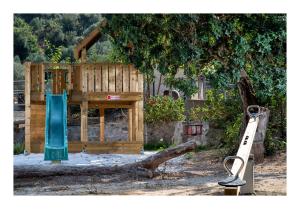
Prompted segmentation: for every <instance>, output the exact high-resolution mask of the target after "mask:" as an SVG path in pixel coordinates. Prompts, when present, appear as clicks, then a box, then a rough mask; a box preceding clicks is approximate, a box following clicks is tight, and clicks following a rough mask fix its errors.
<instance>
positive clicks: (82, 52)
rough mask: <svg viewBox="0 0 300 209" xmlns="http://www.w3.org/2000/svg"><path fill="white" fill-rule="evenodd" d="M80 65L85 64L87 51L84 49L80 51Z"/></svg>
mask: <svg viewBox="0 0 300 209" xmlns="http://www.w3.org/2000/svg"><path fill="white" fill-rule="evenodd" d="M80 59H81V63H86V61H87V51H86V48H83V49H82V51H81V58H80Z"/></svg>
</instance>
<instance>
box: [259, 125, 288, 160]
mask: <svg viewBox="0 0 300 209" xmlns="http://www.w3.org/2000/svg"><path fill="white" fill-rule="evenodd" d="M264 146H265V151H266V155H274V154H276V152H277V151H281V150H286V141H285V140H282V139H280V138H278V137H275V136H274V129H268V131H267V134H266V138H265V141H264Z"/></svg>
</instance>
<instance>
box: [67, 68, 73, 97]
mask: <svg viewBox="0 0 300 209" xmlns="http://www.w3.org/2000/svg"><path fill="white" fill-rule="evenodd" d="M72 73H73V69H72V66H71V65H68V80H67V92H68V93H70V91H71V90H72V89H73V84H72Z"/></svg>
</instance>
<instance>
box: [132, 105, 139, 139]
mask: <svg viewBox="0 0 300 209" xmlns="http://www.w3.org/2000/svg"><path fill="white" fill-rule="evenodd" d="M136 103H137V102H135V103H134V107H133V108H132V141H136V137H137V128H138V127H137V107H136Z"/></svg>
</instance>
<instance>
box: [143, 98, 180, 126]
mask: <svg viewBox="0 0 300 209" xmlns="http://www.w3.org/2000/svg"><path fill="white" fill-rule="evenodd" d="M184 118H185V117H184V101H183V100H182V99H178V100H174V99H173V98H172V97H168V96H155V97H150V98H149V99H148V100H147V101H146V104H145V122H146V123H156V122H171V121H182V120H184Z"/></svg>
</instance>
